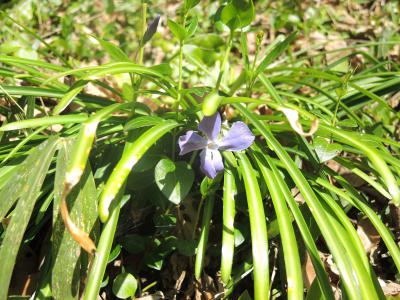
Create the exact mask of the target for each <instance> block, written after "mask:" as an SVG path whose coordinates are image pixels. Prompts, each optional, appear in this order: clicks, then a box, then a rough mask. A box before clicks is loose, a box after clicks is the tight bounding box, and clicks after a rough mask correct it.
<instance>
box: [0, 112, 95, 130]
mask: <svg viewBox="0 0 400 300" xmlns="http://www.w3.org/2000/svg"><path fill="white" fill-rule="evenodd" d="M87 118H88V116H87V115H86V114H76V115H65V116H52V117H43V118H36V119H28V120H23V121H17V122H13V123H8V124H6V125H3V126H1V127H0V131H10V130H19V129H25V128H35V127H41V126H51V125H55V124H71V123H82V122H84V121H85V120H86V119H87Z"/></svg>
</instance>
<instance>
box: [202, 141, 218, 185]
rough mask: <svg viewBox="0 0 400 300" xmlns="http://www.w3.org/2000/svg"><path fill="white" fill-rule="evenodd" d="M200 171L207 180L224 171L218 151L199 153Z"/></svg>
mask: <svg viewBox="0 0 400 300" xmlns="http://www.w3.org/2000/svg"><path fill="white" fill-rule="evenodd" d="M200 169H201V171H202V172H203V173H204V174H205V175H206V176H207V177H209V178H211V179H213V178H215V176H217V174H218V173H219V172H221V171H222V170H223V169H224V164H223V162H222V156H221V153H219V151H218V150H211V149H208V148H206V149H204V150H203V151H201V152H200Z"/></svg>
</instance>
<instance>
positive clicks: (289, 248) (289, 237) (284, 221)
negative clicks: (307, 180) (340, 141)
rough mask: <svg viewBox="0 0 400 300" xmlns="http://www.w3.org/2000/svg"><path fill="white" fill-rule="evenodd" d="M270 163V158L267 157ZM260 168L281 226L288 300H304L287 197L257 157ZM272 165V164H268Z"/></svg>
mask: <svg viewBox="0 0 400 300" xmlns="http://www.w3.org/2000/svg"><path fill="white" fill-rule="evenodd" d="M265 158H266V159H267V161H268V157H267V156H265ZM255 159H256V161H257V165H258V168H259V169H260V171H261V173H262V175H263V177H264V180H265V183H266V184H267V187H268V190H269V192H270V195H271V199H272V202H273V204H274V209H275V212H276V217H277V219H278V224H279V232H280V235H281V243H282V248H283V255H284V260H285V269H286V272H285V273H286V278H287V298H288V299H303V275H302V272H301V264H300V257H299V250H298V247H297V241H296V237H295V234H294V230H293V226H292V222H291V221H290V214H289V210H288V208H287V206H286V201H285V196H284V194H283V193H282V191H281V189H280V187H279V184H278V182H277V180H276V176H277V174H273V171H272V170H271V169H269V168H268V167H267V166H266V165H265V164H263V163H262V162H261V160H260V159H259V158H258V157H257V156H255ZM268 163H269V164H270V165H271V163H270V162H268Z"/></svg>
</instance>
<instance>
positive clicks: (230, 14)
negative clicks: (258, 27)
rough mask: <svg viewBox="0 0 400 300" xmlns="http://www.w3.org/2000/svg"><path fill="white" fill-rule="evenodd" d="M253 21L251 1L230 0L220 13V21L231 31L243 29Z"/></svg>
mask: <svg viewBox="0 0 400 300" xmlns="http://www.w3.org/2000/svg"><path fill="white" fill-rule="evenodd" d="M253 20H254V5H253V1H252V0H232V1H231V2H229V3H228V4H227V5H226V6H225V7H224V8H223V9H222V11H221V21H222V22H223V23H224V24H225V25H227V26H228V27H229V28H230V29H231V30H235V29H237V28H243V27H246V26H248V25H250V23H251V22H252V21H253Z"/></svg>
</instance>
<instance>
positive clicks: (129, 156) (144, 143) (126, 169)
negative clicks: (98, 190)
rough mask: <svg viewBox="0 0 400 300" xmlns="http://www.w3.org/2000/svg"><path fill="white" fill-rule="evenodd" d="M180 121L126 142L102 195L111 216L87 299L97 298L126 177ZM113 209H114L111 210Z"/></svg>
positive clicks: (103, 208)
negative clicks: (151, 148)
mask: <svg viewBox="0 0 400 300" xmlns="http://www.w3.org/2000/svg"><path fill="white" fill-rule="evenodd" d="M178 125H179V124H178V123H176V122H174V121H164V122H162V123H160V124H159V125H157V126H154V127H152V128H151V129H149V130H147V131H146V132H144V133H143V134H142V135H141V136H140V137H139V138H138V139H136V140H135V141H134V142H131V141H129V140H128V141H127V143H126V144H125V149H124V153H123V154H122V157H121V159H120V161H119V162H118V164H117V166H116V167H115V168H114V171H113V172H112V174H111V175H110V177H109V179H108V180H107V183H106V185H105V187H104V189H103V192H102V195H101V197H100V202H99V203H100V204H99V215H100V216H101V214H103V216H104V212H106V217H107V218H103V221H105V222H106V223H105V225H104V228H103V231H102V234H101V236H100V240H99V243H98V245H97V251H96V255H95V258H94V261H93V266H92V269H91V270H90V273H89V278H88V282H87V285H86V289H85V292H84V296H83V299H84V300H93V299H97V296H98V293H99V290H100V285H101V282H102V279H103V276H104V272H105V270H106V266H107V262H108V256H109V254H110V251H111V246H112V243H113V239H114V235H115V230H116V227H117V223H118V217H119V212H120V203H119V199H120V197H122V194H123V191H124V190H125V180H126V177H127V176H128V174H129V173H130V172H131V170H132V168H133V167H134V166H135V165H136V164H137V163H138V162H139V160H140V159H141V158H142V156H143V155H144V154H145V153H146V151H147V150H148V149H149V148H150V147H151V146H152V145H154V144H155V143H156V142H157V141H158V140H159V139H160V138H161V137H162V136H163V135H164V134H166V133H167V132H168V131H170V130H172V129H173V128H175V127H177V126H178ZM114 193H115V194H114ZM109 195H114V196H113V197H112V199H110V197H109ZM105 200H107V201H108V200H109V202H108V203H104V201H105ZM113 200H114V201H113ZM106 205H107V206H106ZM110 206H111V209H110ZM109 209H110V210H111V212H109ZM101 212H103V213H101Z"/></svg>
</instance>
